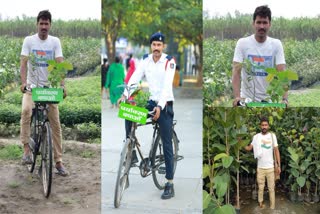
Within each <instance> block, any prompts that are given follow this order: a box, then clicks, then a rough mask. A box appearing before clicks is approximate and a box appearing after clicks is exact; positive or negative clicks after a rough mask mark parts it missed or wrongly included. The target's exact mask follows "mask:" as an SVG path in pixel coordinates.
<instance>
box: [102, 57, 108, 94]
mask: <svg viewBox="0 0 320 214" xmlns="http://www.w3.org/2000/svg"><path fill="white" fill-rule="evenodd" d="M108 69H109V63H108V59H107V58H103V64H102V65H101V96H102V98H104V97H103V94H104V91H105V92H106V94H107V99H108V98H109V95H108V89H107V88H105V85H106V82H107V73H108Z"/></svg>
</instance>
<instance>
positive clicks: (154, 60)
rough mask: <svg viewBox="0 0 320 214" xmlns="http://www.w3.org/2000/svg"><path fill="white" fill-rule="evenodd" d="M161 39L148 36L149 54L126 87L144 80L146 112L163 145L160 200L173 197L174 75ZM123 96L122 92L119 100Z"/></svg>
mask: <svg viewBox="0 0 320 214" xmlns="http://www.w3.org/2000/svg"><path fill="white" fill-rule="evenodd" d="M164 41H165V37H164V35H163V34H162V33H160V32H158V33H155V34H153V35H152V36H151V38H150V46H151V51H152V53H151V54H145V55H144V56H143V60H142V62H141V63H140V64H139V66H138V67H137V69H136V71H135V72H134V73H133V75H132V76H131V78H130V80H129V82H128V85H129V86H131V85H133V84H138V83H139V81H140V80H141V79H142V78H143V77H144V76H145V77H146V80H147V82H148V85H149V91H150V94H151V96H150V100H149V101H148V109H149V110H154V112H155V114H154V116H153V119H154V120H155V121H157V122H158V123H159V127H160V136H161V140H162V142H163V150H164V159H165V166H166V179H167V183H166V184H165V189H164V192H163V194H162V195H161V198H162V199H170V198H172V197H174V187H173V176H174V156H173V147H172V125H173V115H174V113H173V101H174V97H173V92H172V82H173V77H174V73H175V67H176V63H175V60H174V58H173V57H171V56H169V55H167V54H165V53H163V52H162V51H163V49H164V47H165V43H164ZM124 96H127V93H126V92H125V93H124V95H123V97H122V98H120V99H122V100H123V99H124ZM131 124H132V123H131V122H129V121H126V137H128V136H129V134H130V130H131ZM133 156H134V157H133V158H132V161H133V163H134V162H138V158H137V157H136V152H135V151H134V152H133Z"/></svg>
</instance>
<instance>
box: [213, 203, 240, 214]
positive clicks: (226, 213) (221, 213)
mask: <svg viewBox="0 0 320 214" xmlns="http://www.w3.org/2000/svg"><path fill="white" fill-rule="evenodd" d="M235 213H236V210H235V208H234V207H233V206H232V205H230V204H226V205H223V206H222V207H219V208H217V209H216V210H215V212H214V214H235Z"/></svg>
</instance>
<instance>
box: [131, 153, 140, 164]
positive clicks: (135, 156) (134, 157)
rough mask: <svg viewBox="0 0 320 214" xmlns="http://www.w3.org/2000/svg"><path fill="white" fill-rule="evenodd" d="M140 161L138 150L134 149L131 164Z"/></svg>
mask: <svg viewBox="0 0 320 214" xmlns="http://www.w3.org/2000/svg"><path fill="white" fill-rule="evenodd" d="M138 162H139V160H138V156H137V152H136V150H133V151H132V157H131V165H133V164H135V163H138Z"/></svg>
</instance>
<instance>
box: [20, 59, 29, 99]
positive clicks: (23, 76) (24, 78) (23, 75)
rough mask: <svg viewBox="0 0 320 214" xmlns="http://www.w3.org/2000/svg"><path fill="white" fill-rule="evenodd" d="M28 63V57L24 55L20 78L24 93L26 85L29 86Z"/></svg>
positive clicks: (21, 62)
mask: <svg viewBox="0 0 320 214" xmlns="http://www.w3.org/2000/svg"><path fill="white" fill-rule="evenodd" d="M27 65H28V57H27V56H23V55H22V56H21V58H20V79H21V87H20V90H21V92H22V93H24V87H25V86H27Z"/></svg>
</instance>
